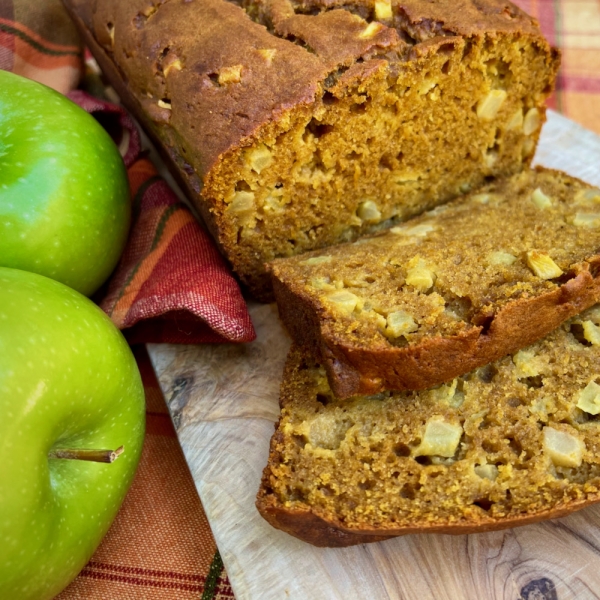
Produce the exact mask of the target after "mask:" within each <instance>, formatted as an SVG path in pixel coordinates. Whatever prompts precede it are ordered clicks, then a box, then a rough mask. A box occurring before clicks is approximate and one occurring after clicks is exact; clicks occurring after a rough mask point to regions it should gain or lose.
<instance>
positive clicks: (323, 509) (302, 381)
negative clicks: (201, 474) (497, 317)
mask: <svg viewBox="0 0 600 600" xmlns="http://www.w3.org/2000/svg"><path fill="white" fill-rule="evenodd" d="M599 324H600V308H598V307H594V308H592V309H589V310H588V311H586V312H585V313H583V314H582V315H580V316H578V317H576V318H574V319H572V320H570V321H568V322H566V323H565V324H563V325H562V326H561V327H560V328H559V329H558V330H555V331H554V332H552V333H551V334H550V335H548V336H547V337H546V338H545V339H543V340H542V341H539V342H537V343H535V344H533V345H531V346H529V347H527V348H526V349H523V350H521V351H519V352H517V353H515V354H514V355H512V356H507V357H505V358H503V359H502V360H499V361H496V362H495V363H492V364H490V365H487V366H485V367H483V368H480V369H477V370H475V371H473V372H471V373H468V374H466V375H463V376H461V377H458V378H456V379H455V380H454V381H452V382H450V383H448V384H444V385H441V386H438V387H435V388H432V389H429V390H426V391H422V392H405V393H391V392H387V393H383V394H380V395H377V396H370V397H355V398H352V399H351V400H350V401H340V400H338V399H336V397H335V396H334V395H333V393H332V392H331V389H330V388H329V386H328V383H327V379H326V377H325V373H324V370H323V368H322V367H321V366H319V365H318V364H317V363H315V362H314V360H313V359H311V358H308V357H307V355H306V354H305V353H304V352H303V351H302V350H301V349H299V348H297V347H295V348H293V349H292V351H291V353H290V356H289V357H288V363H287V366H286V370H285V374H284V381H283V385H282V391H281V406H282V414H281V420H280V422H279V424H278V426H277V430H276V432H275V434H274V436H273V438H272V441H271V452H270V457H269V463H268V466H267V467H266V469H265V472H264V477H263V482H262V487H261V490H260V492H259V497H258V506H259V509H260V510H261V511H262V512H263V513H265V514H267V513H268V512H269V509H271V510H272V509H273V508H276V509H277V510H279V511H281V512H282V514H289V515H296V516H297V517H296V521H294V518H293V517H292V518H291V521H286V526H287V529H288V531H290V532H291V533H295V534H296V535H299V536H300V537H303V535H305V534H303V533H302V531H303V526H302V523H303V521H304V520H305V519H306V515H307V514H308V513H309V514H311V515H313V516H317V517H318V518H319V519H321V521H322V522H325V523H327V525H328V526H329V527H333V528H337V529H340V530H343V531H345V532H350V533H352V532H354V533H357V534H362V533H364V532H369V533H372V534H379V535H386V534H387V535H401V534H402V533H403V532H405V530H406V529H410V531H411V532H414V531H418V530H422V531H428V530H431V531H435V529H436V528H445V529H446V530H448V528H450V531H451V530H452V528H453V527H454V528H456V530H457V532H460V528H465V527H466V528H471V527H482V528H483V529H494V528H500V527H507V526H513V525H516V524H519V522H520V521H522V520H524V519H525V520H527V519H535V518H536V517H539V518H541V517H550V516H553V514H554V515H556V514H557V513H556V511H558V512H559V513H560V514H564V513H566V512H568V511H569V510H573V509H574V508H581V506H582V505H584V504H586V503H590V502H595V501H597V500H598V498H599V496H598V492H599V489H598V486H599V484H600V458H599V451H600V424H599V421H598V418H599V417H598V414H599V413H600V385H598V383H600V346H599V345H598V340H597V339H596V338H594V334H591V333H589V332H590V331H592V329H593V330H594V331H595V330H596V329H597V328H598V325H599ZM586 331H588V333H586ZM590 340H592V341H590ZM594 340H595V341H594ZM271 522H273V520H272V519H271ZM331 540H332V541H333V538H331ZM362 541H364V540H362Z"/></svg>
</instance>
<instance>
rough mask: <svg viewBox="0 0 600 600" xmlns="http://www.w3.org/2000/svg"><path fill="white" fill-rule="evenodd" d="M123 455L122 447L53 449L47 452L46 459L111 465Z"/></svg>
mask: <svg viewBox="0 0 600 600" xmlns="http://www.w3.org/2000/svg"><path fill="white" fill-rule="evenodd" d="M121 454H123V446H119V447H118V448H117V449H116V450H90V449H88V448H55V449H54V450H50V452H48V458H67V459H70V460H89V461H92V462H99V463H112V462H115V460H117V458H119V456H121Z"/></svg>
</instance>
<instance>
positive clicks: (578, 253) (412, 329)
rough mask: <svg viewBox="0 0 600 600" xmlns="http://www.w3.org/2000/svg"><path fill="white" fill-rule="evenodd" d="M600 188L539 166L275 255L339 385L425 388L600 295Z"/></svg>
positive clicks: (285, 313)
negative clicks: (366, 231) (330, 241)
mask: <svg viewBox="0 0 600 600" xmlns="http://www.w3.org/2000/svg"><path fill="white" fill-rule="evenodd" d="M599 248H600V190H599V189H595V188H591V187H589V186H587V185H586V184H584V183H583V182H581V181H578V180H576V179H573V178H572V177H569V176H568V175H565V174H564V173H559V172H557V171H549V170H544V169H536V170H526V171H524V172H522V173H521V174H518V175H515V176H513V177H512V178H510V179H506V180H502V181H498V182H496V183H493V184H489V185H488V186H486V187H484V188H481V189H480V190H479V191H478V192H476V193H474V194H471V195H468V196H466V197H461V198H459V199H457V200H455V201H453V202H451V203H449V204H446V205H444V206H441V207H438V208H436V209H434V210H432V211H430V212H428V213H425V214H424V215H422V216H420V217H416V218H415V219H412V220H410V221H408V222H406V223H404V224H402V225H400V226H397V227H394V228H392V229H390V230H389V231H386V232H382V233H379V234H376V235H375V236H373V237H370V238H363V239H361V240H359V241H357V242H354V243H349V244H342V245H338V246H335V247H331V248H327V249H325V250H323V251H320V252H312V253H309V254H307V255H303V256H299V257H293V258H288V259H279V260H277V261H275V262H274V263H273V264H272V265H271V268H272V273H273V276H274V289H275V294H276V297H277V303H278V306H279V312H280V315H281V318H282V320H283V322H284V324H285V325H286V326H287V328H288V330H289V331H290V333H291V334H292V337H293V338H294V339H295V340H296V342H297V343H298V344H300V345H305V346H308V347H309V348H310V349H311V352H312V353H314V354H315V355H316V356H320V358H321V360H322V362H323V365H324V367H325V369H326V371H327V374H328V377H329V381H330V385H331V387H332V389H333V391H334V393H335V394H336V395H338V396H339V397H341V398H347V397H349V396H353V395H356V394H374V393H377V392H380V391H384V390H390V389H392V390H406V389H424V388H428V387H431V386H432V385H436V384H438V383H442V382H444V381H448V380H451V379H452V378H454V377H456V376H457V375H461V374H463V373H465V372H467V371H470V370H471V369H473V368H476V367H479V366H482V365H485V364H487V363H489V362H491V361H493V360H495V359H497V358H499V357H501V356H503V355H505V354H507V353H510V352H514V351H516V350H518V349H519V348H522V347H524V346H526V345H528V344H530V343H532V342H534V341H535V340H537V339H539V338H541V337H543V336H544V335H545V334H546V333H548V332H549V331H551V330H552V329H554V328H555V327H557V326H558V325H559V324H560V323H561V322H562V321H564V320H565V319H567V318H569V317H571V316H573V315H575V314H577V313H579V312H581V311H582V310H584V309H585V308H588V307H589V306H591V305H592V304H594V303H596V302H598V301H599V300H600V279H599V277H598V274H599V272H600V256H598V249H599Z"/></svg>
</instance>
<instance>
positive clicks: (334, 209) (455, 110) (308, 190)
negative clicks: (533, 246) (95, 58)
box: [91, 0, 558, 297]
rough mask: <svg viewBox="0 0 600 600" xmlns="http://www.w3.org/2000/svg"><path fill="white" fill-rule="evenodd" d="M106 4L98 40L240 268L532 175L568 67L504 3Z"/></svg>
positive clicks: (257, 281) (253, 276)
mask: <svg viewBox="0 0 600 600" xmlns="http://www.w3.org/2000/svg"><path fill="white" fill-rule="evenodd" d="M459 5H460V6H459V8H458V9H457V4H456V2H449V1H448V2H436V3H431V2H425V1H424V0H407V1H402V2H398V1H396V0H393V1H389V0H377V1H358V0H354V1H350V2H348V1H344V2H338V1H334V2H331V1H329V0H327V1H325V0H303V1H298V0H261V1H258V0H252V1H250V0H239V1H237V2H227V1H225V0H202V1H199V0H194V1H189V0H127V1H123V0H99V1H98V2H96V4H95V10H94V14H93V16H92V19H91V27H92V29H93V34H94V36H95V39H96V40H97V41H98V43H99V45H100V46H101V47H102V49H103V51H104V52H105V53H106V54H107V56H108V57H109V58H110V60H111V61H112V62H113V63H114V64H115V65H116V66H117V68H118V70H119V71H120V73H121V76H122V79H123V80H124V81H125V82H126V83H127V89H128V90H129V94H130V95H131V98H130V104H131V107H132V108H133V109H135V110H136V112H138V113H140V114H142V115H143V120H144V122H145V123H146V125H147V126H149V127H150V128H151V129H152V130H153V132H154V133H155V135H156V136H157V138H158V139H159V140H160V141H161V143H162V144H163V145H164V147H165V149H166V152H167V154H168V155H169V156H170V159H171V161H172V162H173V164H174V165H176V167H177V169H178V170H179V172H180V174H181V176H182V178H183V180H184V181H185V182H186V185H187V188H188V191H189V192H190V194H191V195H192V196H193V197H194V198H195V202H196V204H197V205H198V208H199V209H200V212H201V213H202V216H203V217H204V219H205V220H206V221H207V223H208V225H209V227H210V229H211V231H212V232H213V234H214V236H215V238H216V239H217V241H218V242H219V244H220V246H221V248H222V249H223V251H224V253H225V254H226V256H227V257H228V258H229V260H230V262H231V264H232V266H233V267H234V269H235V270H236V272H237V273H238V274H239V275H240V277H241V278H242V280H243V281H245V282H246V283H248V284H249V285H250V287H251V289H252V290H253V291H254V292H255V294H257V295H258V296H261V297H266V296H268V294H269V292H268V288H269V284H268V278H267V277H266V274H265V270H264V263H265V262H266V261H269V260H271V259H273V258H276V257H279V256H291V255H295V254H298V253H301V252H304V251H307V250H311V249H315V248H320V247H324V246H326V245H330V244H334V243H339V242H343V241H347V240H353V239H355V238H357V237H358V236H359V235H362V234H364V233H367V232H370V231H374V230H376V229H378V228H383V227H386V226H390V225H392V224H394V223H397V222H400V221H402V220H404V219H406V218H407V217H410V216H412V215H415V214H418V213H419V212H422V211H423V210H427V209H430V208H432V207H434V206H436V205H438V204H440V203H443V202H446V201H447V200H449V199H451V198H452V197H455V196H457V195H459V194H463V193H465V192H466V191H468V190H470V189H473V188H474V187H476V186H478V185H480V184H481V183H483V182H484V180H485V178H486V177H490V176H499V175H508V174H512V173H515V172H517V171H519V170H521V168H522V167H523V165H526V164H528V163H529V161H530V160H531V157H532V155H533V152H534V150H535V145H536V142H537V139H538V136H539V132H540V128H541V126H542V123H543V121H544V119H545V112H544V101H545V99H546V97H547V96H548V94H549V93H550V92H551V90H552V88H553V85H554V79H555V74H556V69H557V67H558V56H557V54H556V53H555V52H554V51H553V50H552V49H551V48H550V47H549V46H548V44H547V42H546V41H545V40H544V39H543V37H542V36H541V34H540V32H539V29H538V26H537V23H536V22H535V21H534V20H533V19H531V18H529V17H528V16H527V15H525V13H523V12H521V11H520V10H519V9H517V8H516V7H514V6H513V5H511V4H509V3H507V2H499V1H497V0H481V1H480V0H477V1H475V0H463V1H461V2H460V3H459Z"/></svg>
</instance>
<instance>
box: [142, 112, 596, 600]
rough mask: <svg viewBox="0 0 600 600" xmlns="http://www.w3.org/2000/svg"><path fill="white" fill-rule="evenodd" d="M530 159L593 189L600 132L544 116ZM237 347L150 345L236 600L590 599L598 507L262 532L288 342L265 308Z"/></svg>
mask: <svg viewBox="0 0 600 600" xmlns="http://www.w3.org/2000/svg"><path fill="white" fill-rule="evenodd" d="M536 163H539V164H542V165H544V166H548V167H554V168H560V169H562V170H564V171H567V172H568V173H570V174H571V175H574V176H576V177H580V178H581V179H584V180H585V181H587V182H589V183H592V184H594V185H598V186H600V137H598V136H596V135H595V134H593V133H591V132H589V131H586V130H585V129H583V128H582V127H580V126H578V125H576V124H575V123H573V122H572V121H569V120H568V119H565V118H564V117H561V116H560V115H558V114H556V113H550V114H549V119H548V122H547V124H546V125H545V128H544V132H543V135H542V140H541V143H540V146H539V149H538V153H537V155H536ZM250 311H251V314H252V319H253V322H254V325H255V327H256V330H257V334H258V337H257V340H256V341H255V342H253V343H251V344H246V345H202V346H175V345H150V346H149V352H150V356H151V358H152V361H153V364H154V367H155V369H156V372H157V374H158V377H159V381H160V385H161V387H162V390H163V392H164V393H165V396H166V399H167V403H168V405H169V410H170V412H171V416H172V418H173V422H174V423H175V427H176V429H177V435H178V437H179V441H180V443H181V446H182V448H183V451H184V454H185V457H186V460H187V462H188V464H189V467H190V470H191V472H192V476H193V477H194V480H195V482H196V487H197V488H198V492H199V494H200V498H201V499H202V504H203V505H204V509H205V510H206V514H207V516H208V520H209V522H210V524H211V527H212V530H213V532H214V535H215V538H216V541H217V544H218V546H219V550H220V552H221V556H222V557H223V561H224V563H225V566H226V568H227V573H228V575H229V579H230V581H231V584H232V587H233V590H234V593H235V596H236V598H237V599H238V600H271V599H286V600H318V599H326V600H330V599H338V598H339V599H340V600H342V599H343V600H362V599H365V600H367V599H368V600H386V599H392V598H393V599H399V598H402V599H406V600H428V599H430V598H431V599H433V598H435V599H436V600H443V599H448V600H462V599H464V600H479V599H481V600H487V599H490V600H492V599H506V600H509V599H510V600H521V599H522V600H567V599H578V600H581V599H586V600H587V599H589V598H600V505H598V506H596V507H590V508H587V509H585V510H582V511H580V512H578V513H575V514H573V515H570V516H569V517H566V518H563V519H559V520H555V521H550V522H545V523H539V524H536V525H529V526H527V527H521V528H517V529H513V530H508V531H500V532H492V533H482V534H476V535H461V536H447V535H412V536H406V537H402V538H396V539H393V540H388V541H386V542H379V543H375V544H368V545H363V546H354V547H352V548H345V549H327V548H325V549H324V548H314V547H312V546H310V545H308V544H306V543H304V542H301V541H299V540H297V539H295V538H293V537H290V536H288V535H286V534H284V533H282V532H280V531H277V530H275V529H273V528H272V527H271V526H270V525H268V524H267V523H266V522H265V521H264V520H263V519H262V518H261V517H260V515H259V514H258V512H257V511H256V508H255V507H254V497H255V495H256V492H257V490H258V486H259V482H260V476H261V472H262V469H263V467H264V465H265V464H266V461H267V454H268V446H269V439H270V437H271V434H272V433H273V423H274V422H275V421H276V420H277V417H278V412H279V411H278V390H279V381H280V377H281V372H282V369H283V363H284V360H285V356H286V354H287V350H288V348H289V345H290V341H289V339H288V336H287V334H286V333H285V332H284V331H283V329H282V327H281V325H280V323H279V321H278V318H277V309H276V307H275V306H274V305H259V304H254V305H250Z"/></svg>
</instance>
